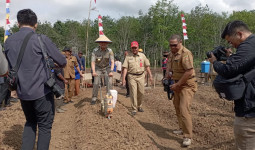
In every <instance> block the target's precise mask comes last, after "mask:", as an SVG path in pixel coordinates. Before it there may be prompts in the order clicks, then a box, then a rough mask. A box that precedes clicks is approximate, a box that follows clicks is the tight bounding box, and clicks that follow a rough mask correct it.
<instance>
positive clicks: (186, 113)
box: [173, 79, 197, 138]
mask: <svg viewBox="0 0 255 150" xmlns="http://www.w3.org/2000/svg"><path fill="white" fill-rule="evenodd" d="M196 90H197V83H196V82H195V79H189V80H188V81H187V83H186V84H185V85H183V86H182V89H181V90H180V91H178V92H176V91H174V100H173V104H174V107H175V111H176V116H177V119H178V123H179V128H180V129H182V130H183V134H184V137H186V138H192V118H191V112H190V105H191V102H192V99H193V96H194V93H195V92H196Z"/></svg>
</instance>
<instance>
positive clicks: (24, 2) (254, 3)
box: [0, 0, 255, 26]
mask: <svg viewBox="0 0 255 150" xmlns="http://www.w3.org/2000/svg"><path fill="white" fill-rule="evenodd" d="M96 1H97V3H96V7H97V9H98V10H99V12H97V11H91V16H90V18H91V19H92V20H94V19H96V18H97V15H98V14H99V13H100V14H101V15H102V16H106V15H109V16H110V17H112V18H120V17H121V16H137V15H138V11H139V10H140V9H141V10H142V11H143V12H147V11H148V9H149V8H150V7H151V5H154V4H155V3H156V1H157V0H96ZM89 3H90V0H11V5H10V11H11V14H10V21H11V23H12V24H13V23H15V22H16V14H17V12H18V11H19V10H21V9H24V8H30V9H32V10H33V11H34V12H35V13H36V14H37V16H38V19H39V20H40V21H41V22H44V21H49V22H52V23H54V22H55V21H57V20H61V21H66V20H67V19H69V20H76V21H82V20H84V19H87V18H88V9H89ZM174 3H175V4H176V5H177V6H179V10H183V11H184V12H187V13H189V12H190V10H191V9H193V8H194V7H195V6H197V5H199V4H202V6H205V5H206V4H207V5H208V6H209V8H210V9H212V10H213V11H214V12H218V13H221V12H222V11H224V12H226V11H227V12H229V13H231V12H232V11H233V10H236V11H237V10H245V9H246V10H252V9H255V0H174ZM92 4H93V5H92V6H94V0H92ZM0 18H2V19H0V26H4V23H5V21H4V20H5V0H0Z"/></svg>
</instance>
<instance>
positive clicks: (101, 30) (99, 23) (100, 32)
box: [98, 15, 104, 36]
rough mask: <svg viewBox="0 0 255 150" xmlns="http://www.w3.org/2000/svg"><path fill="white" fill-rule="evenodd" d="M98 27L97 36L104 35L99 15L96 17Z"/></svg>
mask: <svg viewBox="0 0 255 150" xmlns="http://www.w3.org/2000/svg"><path fill="white" fill-rule="evenodd" d="M98 27H99V36H102V35H104V32H103V31H104V29H103V21H102V16H101V15H98Z"/></svg>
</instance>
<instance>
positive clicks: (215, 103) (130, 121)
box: [0, 85, 234, 150]
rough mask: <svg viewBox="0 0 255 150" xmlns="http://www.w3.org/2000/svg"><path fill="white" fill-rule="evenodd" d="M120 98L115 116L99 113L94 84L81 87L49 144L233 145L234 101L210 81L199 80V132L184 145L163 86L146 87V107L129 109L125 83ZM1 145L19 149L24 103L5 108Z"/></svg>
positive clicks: (78, 147) (150, 148)
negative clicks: (132, 113) (132, 112)
mask: <svg viewBox="0 0 255 150" xmlns="http://www.w3.org/2000/svg"><path fill="white" fill-rule="evenodd" d="M115 88H116V89H117V90H118V91H119V94H118V102H117V104H116V107H115V109H114V113H113V117H112V119H106V118H104V117H103V116H101V115H100V112H99V110H100V103H97V104H96V105H94V106H91V105H90V97H91V92H92V88H88V89H82V92H81V94H80V95H79V96H78V97H75V98H74V101H75V103H72V104H67V105H65V106H64V108H65V109H67V111H66V112H65V113H57V114H56V116H55V121H54V125H53V129H52V140H51V144H50V150H99V149H112V150H116V149H128V150H130V149H134V150H141V149H144V150H157V149H160V150H179V149H193V150H205V149H220V150H224V149H234V139H233V130H232V124H233V118H234V113H233V111H232V106H233V104H232V103H231V102H226V101H223V100H221V99H219V98H218V96H217V94H216V93H215V92H214V90H213V89H212V88H211V87H210V86H205V85H200V86H199V90H198V92H197V93H196V95H195V99H194V101H193V103H192V114H193V125H194V127H193V128H194V138H193V141H192V145H191V146H190V147H189V148H183V147H181V143H182V136H181V135H179V136H178V135H174V134H173V133H172V131H173V130H174V129H176V128H177V120H176V116H175V111H174V107H173V104H172V101H169V100H168V99H167V96H166V93H165V92H164V91H163V87H158V86H157V87H156V88H155V89H153V88H152V89H147V90H146V96H145V99H144V103H143V108H144V110H145V112H143V113H138V114H137V115H136V116H135V117H132V116H130V115H129V111H130V100H129V98H126V97H125V89H123V88H120V87H115ZM0 118H1V120H0V127H1V128H0V150H19V149H20V147H21V138H22V131H23V125H24V121H25V118H24V115H23V112H22V110H21V107H20V103H14V105H13V106H11V107H9V108H7V110H5V111H1V112H0Z"/></svg>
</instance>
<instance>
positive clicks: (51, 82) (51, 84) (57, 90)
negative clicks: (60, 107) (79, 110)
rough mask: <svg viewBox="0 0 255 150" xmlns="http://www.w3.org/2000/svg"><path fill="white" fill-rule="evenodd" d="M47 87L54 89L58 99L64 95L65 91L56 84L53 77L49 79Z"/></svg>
mask: <svg viewBox="0 0 255 150" xmlns="http://www.w3.org/2000/svg"><path fill="white" fill-rule="evenodd" d="M45 85H47V86H48V87H50V88H51V89H52V92H53V93H54V95H55V96H56V98H58V97H60V96H61V95H63V94H64V91H63V90H62V89H61V88H60V87H59V85H57V84H56V80H55V79H54V78H53V77H51V78H49V79H48V80H47V82H46V83H45Z"/></svg>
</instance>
